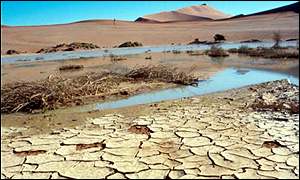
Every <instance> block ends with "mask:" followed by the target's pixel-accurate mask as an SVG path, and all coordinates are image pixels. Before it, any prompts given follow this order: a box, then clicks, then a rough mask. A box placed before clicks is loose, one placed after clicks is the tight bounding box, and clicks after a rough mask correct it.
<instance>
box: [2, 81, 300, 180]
mask: <svg viewBox="0 0 300 180" xmlns="http://www.w3.org/2000/svg"><path fill="white" fill-rule="evenodd" d="M278 87H280V88H278ZM264 93H267V94H268V96H265V97H266V98H264V99H265V100H266V102H272V101H276V100H278V99H281V98H286V101H287V102H288V101H293V102H296V103H298V104H299V98H298V95H299V88H298V87H296V86H291V85H290V84H289V83H288V82H287V81H275V82H271V83H265V84H262V85H256V86H251V88H250V87H245V88H241V89H235V90H230V91H226V92H221V93H216V94H210V95H205V96H199V97H193V98H187V99H181V100H175V101H167V102H162V103H158V104H155V106H154V107H155V108H152V110H151V111H147V113H146V114H138V113H137V114H138V115H137V116H134V113H135V112H134V111H132V112H131V116H129V115H127V114H126V113H122V110H120V111H117V110H116V111H113V112H115V113H109V111H105V112H107V113H105V112H104V113H103V115H100V114H99V115H98V117H96V118H95V117H93V118H91V117H89V115H86V116H87V117H86V121H85V123H84V124H82V125H78V126H76V127H74V128H72V127H69V128H58V129H53V130H52V132H51V133H44V134H36V135H32V136H26V135H24V134H23V133H22V132H25V131H27V130H30V128H31V127H29V126H24V127H5V126H2V127H1V128H2V129H1V130H2V134H1V178H51V179H57V178H115V179H116V178H118V179H119V178H130V179H131V178H132V179H136V178H171V179H175V178H182V179H185V178H255V179H256V178H293V179H296V178H297V179H298V178H299V125H298V123H299V114H298V113H294V114H293V113H290V111H289V108H288V106H284V107H285V109H282V110H280V111H277V112H274V111H269V110H267V109H265V110H263V111H256V110H254V109H252V108H250V107H251V105H252V104H253V102H255V99H257V98H259V97H260V96H261V94H263V95H264ZM270 94H271V95H272V96H270ZM268 97H272V98H269V99H268ZM151 106H152V107H153V105H151ZM143 107H144V108H149V105H148V106H143ZM16 134H19V135H16Z"/></svg>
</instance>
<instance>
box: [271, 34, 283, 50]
mask: <svg viewBox="0 0 300 180" xmlns="http://www.w3.org/2000/svg"><path fill="white" fill-rule="evenodd" d="M281 38H282V37H281V34H280V32H274V33H273V41H274V42H275V44H274V45H273V47H274V48H279V47H280V42H281Z"/></svg>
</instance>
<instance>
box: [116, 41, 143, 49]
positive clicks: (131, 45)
mask: <svg viewBox="0 0 300 180" xmlns="http://www.w3.org/2000/svg"><path fill="white" fill-rule="evenodd" d="M139 46H143V44H142V43H140V42H136V41H135V42H131V41H128V42H124V43H122V44H120V45H119V46H118V47H119V48H122V47H139Z"/></svg>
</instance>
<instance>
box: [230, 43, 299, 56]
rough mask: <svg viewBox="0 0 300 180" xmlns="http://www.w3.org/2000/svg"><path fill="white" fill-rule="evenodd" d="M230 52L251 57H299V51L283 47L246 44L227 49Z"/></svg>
mask: <svg viewBox="0 0 300 180" xmlns="http://www.w3.org/2000/svg"><path fill="white" fill-rule="evenodd" d="M228 52H230V53H238V54H242V55H248V56H251V57H264V58H299V51H289V50H287V49H285V48H279V47H276V48H264V47H259V48H249V47H248V46H244V45H243V46H241V47H239V48H238V49H237V48H232V49H229V50H228Z"/></svg>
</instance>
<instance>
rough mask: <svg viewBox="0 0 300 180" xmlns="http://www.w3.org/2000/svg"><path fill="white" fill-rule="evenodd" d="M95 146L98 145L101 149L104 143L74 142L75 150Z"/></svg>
mask: <svg viewBox="0 0 300 180" xmlns="http://www.w3.org/2000/svg"><path fill="white" fill-rule="evenodd" d="M96 147H100V148H101V149H104V148H105V144H103V143H100V142H96V143H92V144H76V150H77V151H81V150H84V149H89V148H96Z"/></svg>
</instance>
